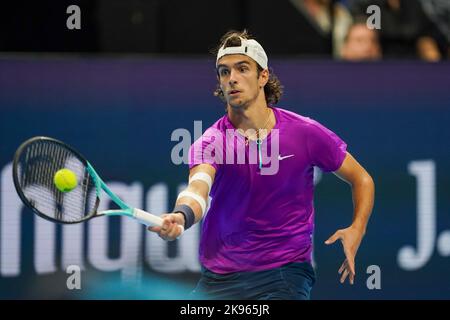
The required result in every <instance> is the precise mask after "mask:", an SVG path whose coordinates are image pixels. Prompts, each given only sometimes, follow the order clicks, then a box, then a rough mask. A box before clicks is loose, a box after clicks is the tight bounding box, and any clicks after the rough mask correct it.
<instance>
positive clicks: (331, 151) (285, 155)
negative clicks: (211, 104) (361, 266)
mask: <svg viewBox="0 0 450 320" xmlns="http://www.w3.org/2000/svg"><path fill="white" fill-rule="evenodd" d="M272 110H273V111H274V115H275V118H276V124H275V127H274V128H273V129H272V130H271V132H270V133H269V135H268V136H267V138H266V139H264V140H263V141H262V142H261V144H260V148H258V145H257V143H256V141H251V140H250V141H248V140H247V139H245V137H244V136H243V135H241V134H240V133H238V132H237V130H235V128H234V126H233V124H232V123H231V122H230V120H229V118H228V116H227V115H225V116H223V117H222V118H220V119H219V120H218V121H217V122H216V123H214V124H213V125H212V126H211V127H210V128H208V129H207V130H206V131H205V133H204V134H203V135H202V137H201V138H199V139H198V140H196V141H195V142H194V143H193V144H192V145H191V148H190V151H189V168H192V167H194V166H195V165H198V164H203V163H208V164H210V165H212V166H213V167H214V168H215V169H216V176H215V179H214V183H213V186H212V188H211V192H210V196H211V198H212V200H211V202H210V207H209V210H208V212H207V213H206V215H205V216H204V218H203V226H202V233H201V239H200V249H199V258H200V263H201V264H202V265H203V266H205V267H206V268H208V269H209V270H211V271H213V272H216V273H220V274H226V273H230V272H244V271H260V270H267V269H272V268H276V267H279V266H282V265H284V264H287V263H290V262H305V261H311V252H312V233H313V230H314V203H313V193H314V184H313V172H314V166H317V167H319V168H320V169H321V170H322V171H324V172H331V171H336V170H337V169H339V168H340V166H341V164H342V162H343V161H344V158H345V155H346V149H347V145H346V143H345V142H344V141H342V140H341V139H340V138H339V137H338V136H337V135H336V134H335V133H333V132H332V131H330V130H329V129H327V128H326V127H324V126H323V125H321V124H320V123H318V122H316V121H314V120H312V119H310V118H307V117H303V116H301V115H298V114H296V113H293V112H290V111H287V110H284V109H281V108H276V107H272Z"/></svg>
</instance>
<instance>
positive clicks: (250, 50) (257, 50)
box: [216, 38, 268, 69]
mask: <svg viewBox="0 0 450 320" xmlns="http://www.w3.org/2000/svg"><path fill="white" fill-rule="evenodd" d="M227 54H243V55H246V56H248V57H250V58H252V59H253V60H255V61H256V63H257V64H259V65H260V66H261V68H263V69H267V62H268V59H267V55H266V52H265V51H264V49H263V47H262V46H261V45H260V44H259V43H258V41H256V40H254V39H244V38H241V45H240V46H239V47H227V48H224V47H223V46H222V47H221V48H220V49H219V52H218V53H217V59H216V66H217V64H218V62H219V59H220V58H222V57H223V56H224V55H227Z"/></svg>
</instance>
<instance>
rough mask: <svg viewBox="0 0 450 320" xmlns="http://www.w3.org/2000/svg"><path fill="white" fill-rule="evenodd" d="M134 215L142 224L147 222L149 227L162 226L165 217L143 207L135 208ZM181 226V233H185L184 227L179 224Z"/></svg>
mask: <svg viewBox="0 0 450 320" xmlns="http://www.w3.org/2000/svg"><path fill="white" fill-rule="evenodd" d="M133 217H134V218H135V219H136V220H137V221H139V222H140V223H142V224H145V225H146V226H147V227H161V226H162V223H163V219H162V218H161V217H158V216H155V215H154V214H151V213H148V212H146V211H144V210H141V209H136V208H135V209H134V210H133ZM179 227H180V228H181V234H180V236H179V237H178V238H180V237H181V235H182V234H183V233H184V227H183V226H181V225H180V226H179Z"/></svg>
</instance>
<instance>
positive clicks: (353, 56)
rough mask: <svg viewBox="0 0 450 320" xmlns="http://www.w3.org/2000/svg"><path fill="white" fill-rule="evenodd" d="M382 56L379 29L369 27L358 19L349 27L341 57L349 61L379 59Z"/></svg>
mask: <svg viewBox="0 0 450 320" xmlns="http://www.w3.org/2000/svg"><path fill="white" fill-rule="evenodd" d="M381 57H382V53H381V47H380V42H379V38H378V31H377V30H375V29H373V30H372V29H369V28H368V27H367V25H366V23H365V21H360V20H358V21H357V22H355V23H354V24H353V25H352V26H351V27H350V28H349V29H348V33H347V35H346V37H345V42H344V45H343V47H342V52H341V58H342V59H344V60H348V61H370V60H379V59H381Z"/></svg>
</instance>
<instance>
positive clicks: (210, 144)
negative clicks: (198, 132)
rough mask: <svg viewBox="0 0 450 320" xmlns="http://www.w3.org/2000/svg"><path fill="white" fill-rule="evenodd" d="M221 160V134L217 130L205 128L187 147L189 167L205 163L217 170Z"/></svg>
mask: <svg viewBox="0 0 450 320" xmlns="http://www.w3.org/2000/svg"><path fill="white" fill-rule="evenodd" d="M222 160H223V136H222V134H221V132H220V131H219V130H214V129H211V128H210V129H208V130H206V131H205V133H204V134H203V135H202V136H201V137H200V138H199V139H197V140H196V141H195V142H194V143H193V144H192V145H191V147H190V148H189V169H191V168H193V167H195V166H196V165H199V164H205V163H206V164H210V165H212V166H213V167H214V169H216V170H218V168H219V166H220V165H221V164H222V163H223V161H222Z"/></svg>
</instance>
